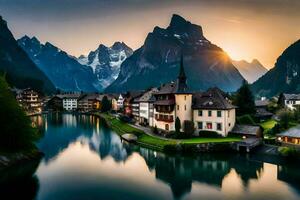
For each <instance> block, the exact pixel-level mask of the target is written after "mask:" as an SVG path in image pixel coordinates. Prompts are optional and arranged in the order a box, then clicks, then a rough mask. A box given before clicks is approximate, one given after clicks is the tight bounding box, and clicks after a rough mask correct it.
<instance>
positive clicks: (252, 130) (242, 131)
mask: <svg viewBox="0 0 300 200" xmlns="http://www.w3.org/2000/svg"><path fill="white" fill-rule="evenodd" d="M259 130H260V126H251V125H238V124H237V125H235V126H234V128H233V129H232V131H231V133H234V134H239V135H255V136H256V135H257V132H258V131H259Z"/></svg>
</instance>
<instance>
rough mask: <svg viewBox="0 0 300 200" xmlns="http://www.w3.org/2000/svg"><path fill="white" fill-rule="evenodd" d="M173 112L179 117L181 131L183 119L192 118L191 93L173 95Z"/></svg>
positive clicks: (190, 119)
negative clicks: (174, 103) (174, 104)
mask: <svg viewBox="0 0 300 200" xmlns="http://www.w3.org/2000/svg"><path fill="white" fill-rule="evenodd" d="M175 102H176V106H175V113H176V117H175V119H176V118H177V117H178V118H179V119H180V122H181V131H183V123H184V121H186V120H188V121H192V120H193V110H192V94H176V95H175Z"/></svg>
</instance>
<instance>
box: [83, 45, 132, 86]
mask: <svg viewBox="0 0 300 200" xmlns="http://www.w3.org/2000/svg"><path fill="white" fill-rule="evenodd" d="M132 53H133V50H132V49H131V48H130V47H128V46H127V45H126V44H125V43H124V42H115V43H114V44H113V45H112V46H111V47H107V46H105V45H103V44H100V45H99V47H98V48H97V49H96V50H95V51H91V52H90V53H89V55H88V56H80V57H79V58H78V62H79V63H80V64H82V65H87V66H90V67H91V68H92V69H93V72H94V74H95V75H96V77H97V78H98V80H99V83H100V84H101V85H102V87H104V88H105V87H107V86H108V85H110V84H111V83H112V82H113V81H114V80H115V79H116V78H117V77H118V75H119V72H120V66H121V64H122V63H123V62H124V61H125V59H126V58H127V57H129V56H131V54H132Z"/></svg>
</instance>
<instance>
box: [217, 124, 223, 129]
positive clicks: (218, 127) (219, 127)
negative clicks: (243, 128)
mask: <svg viewBox="0 0 300 200" xmlns="http://www.w3.org/2000/svg"><path fill="white" fill-rule="evenodd" d="M217 130H218V131H222V123H217Z"/></svg>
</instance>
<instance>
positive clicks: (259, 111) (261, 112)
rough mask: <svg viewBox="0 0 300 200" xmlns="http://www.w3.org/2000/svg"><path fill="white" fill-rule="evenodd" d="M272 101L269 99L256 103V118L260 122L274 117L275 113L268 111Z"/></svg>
mask: <svg viewBox="0 0 300 200" xmlns="http://www.w3.org/2000/svg"><path fill="white" fill-rule="evenodd" d="M269 104H270V101H269V100H268V99H265V98H262V99H261V100H257V101H255V110H256V113H255V117H256V118H258V119H259V120H266V119H269V118H271V117H272V116H273V113H271V112H269V111H268V105H269Z"/></svg>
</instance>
